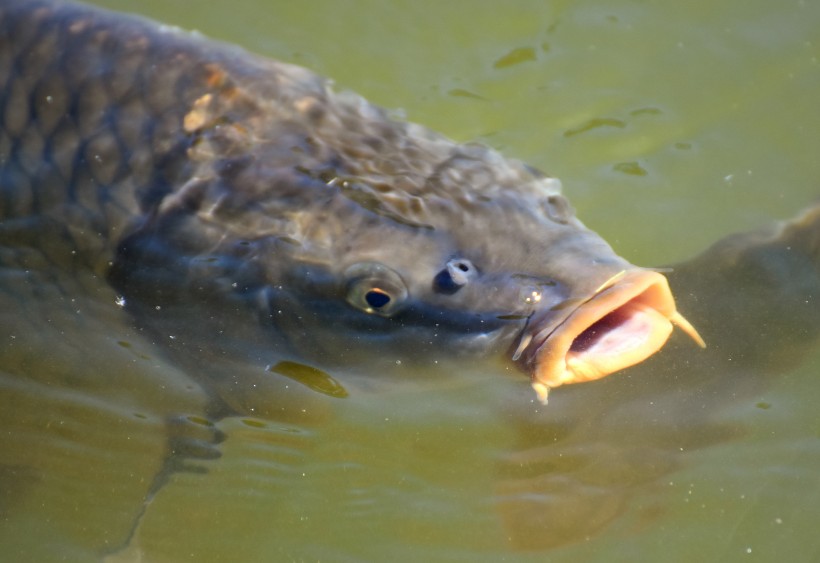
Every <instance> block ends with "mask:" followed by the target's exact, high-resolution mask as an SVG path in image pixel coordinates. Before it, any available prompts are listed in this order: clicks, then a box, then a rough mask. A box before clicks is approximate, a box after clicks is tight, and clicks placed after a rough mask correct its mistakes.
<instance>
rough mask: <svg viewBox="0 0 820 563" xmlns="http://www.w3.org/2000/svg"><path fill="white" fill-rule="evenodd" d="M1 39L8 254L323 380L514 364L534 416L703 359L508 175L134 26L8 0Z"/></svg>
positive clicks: (663, 314) (277, 69)
mask: <svg viewBox="0 0 820 563" xmlns="http://www.w3.org/2000/svg"><path fill="white" fill-rule="evenodd" d="M0 30H1V31H2V46H1V48H0V51H2V66H0V82H2V90H3V91H4V92H5V95H4V97H3V100H2V107H0V115H2V120H0V123H1V124H2V126H0V130H1V131H2V139H0V161H1V162H2V168H1V169H0V182H1V183H0V194H2V198H0V217H2V227H1V228H0V243H1V244H2V245H3V246H17V247H24V248H26V249H27V251H29V252H30V253H31V254H33V255H38V256H39V257H41V258H43V259H44V260H46V261H50V262H56V263H58V264H60V265H61V266H62V267H66V268H74V269H79V268H87V269H90V270H91V271H93V272H94V273H95V274H97V275H99V276H101V277H105V278H107V279H108V280H109V282H110V283H111V285H112V286H113V287H114V288H116V290H117V291H118V292H119V293H120V296H121V298H122V299H121V303H122V304H123V305H124V306H125V307H126V308H127V309H128V310H130V311H132V312H134V314H135V315H137V316H139V313H140V311H141V307H143V308H144V309H142V313H143V316H146V311H148V312H150V311H154V312H155V313H154V315H155V316H156V314H157V313H156V311H159V310H162V308H163V307H165V308H166V309H167V308H169V307H171V308H173V307H174V306H178V305H179V304H180V303H183V302H185V303H187V304H188V305H187V306H191V307H203V308H205V307H207V308H208V309H209V310H211V311H214V312H213V313H212V314H211V315H209V322H210V321H213V322H212V323H211V325H212V329H211V330H210V331H209V332H208V331H206V332H200V333H197V336H196V338H202V339H205V340H208V341H210V340H212V339H217V338H218V335H220V334H224V333H226V332H236V331H237V330H244V329H243V328H236V327H253V328H252V329H249V330H252V331H256V332H261V333H264V334H265V338H268V339H269V348H270V349H271V350H273V351H275V354H276V355H277V356H280V357H285V358H292V359H293V360H298V361H304V362H307V363H310V364H312V365H316V366H317V367H321V368H331V369H332V368H333V367H336V366H339V365H357V364H362V363H370V362H373V361H374V360H375V361H384V362H385V364H394V363H404V364H407V363H411V364H420V365H422V366H425V365H433V363H434V362H436V361H438V360H440V359H449V358H471V359H480V358H486V357H492V358H498V357H503V358H506V359H507V361H511V362H513V363H514V364H515V365H516V366H518V367H519V368H520V369H522V370H523V371H524V372H525V373H526V374H527V375H529V377H530V379H531V383H532V387H533V389H535V391H536V392H537V394H538V397H539V399H540V400H541V401H542V402H546V400H547V393H548V391H549V389H551V388H554V387H558V386H560V385H564V384H568V383H576V382H583V381H591V380H595V379H599V378H602V377H605V376H607V375H609V374H611V373H614V372H618V371H620V370H622V369H624V368H627V367H629V366H631V365H634V364H636V363H639V362H641V361H643V360H644V359H646V358H647V357H649V356H651V355H652V354H654V353H655V352H657V351H658V350H659V349H660V348H661V347H662V346H663V345H664V343H665V342H666V340H667V338H668V337H669V335H670V333H671V332H672V327H673V325H677V326H679V327H680V328H682V329H683V330H684V332H686V333H687V334H689V335H690V336H691V337H692V338H693V339H694V340H695V342H697V344H699V345H700V346H704V342H703V340H702V339H701V338H700V336H699V335H698V334H697V332H696V331H695V329H694V328H693V327H692V325H691V324H689V323H688V322H687V321H686V319H685V318H684V317H683V316H682V315H681V313H679V312H678V310H677V307H676V305H675V301H674V299H673V296H672V293H671V291H670V289H669V285H668V283H667V280H666V278H665V277H664V275H663V274H662V273H659V272H658V271H653V270H652V269H646V268H640V267H637V266H634V265H632V264H630V263H628V262H627V261H626V260H624V259H623V258H621V257H619V256H618V255H617V254H615V252H614V251H613V250H612V248H611V247H610V246H609V245H608V244H607V243H606V242H605V241H604V240H602V239H601V238H600V237H599V236H598V235H597V234H595V233H594V232H592V231H591V230H589V229H587V228H586V227H585V226H584V225H583V224H582V223H581V221H580V220H579V219H578V218H577V217H576V216H575V214H574V212H573V209H572V207H571V206H570V204H569V203H568V201H567V200H566V198H565V197H564V196H563V195H562V193H561V184H560V182H559V181H558V180H557V179H555V178H551V177H548V176H546V175H544V174H542V173H541V172H539V171H537V170H534V169H533V168H531V167H529V166H527V165H525V164H523V163H521V162H518V161H516V160H512V159H508V158H504V157H502V156H501V155H500V154H499V153H497V152H496V151H494V150H492V149H489V148H486V147H484V146H480V145H476V144H459V143H455V142H453V141H450V140H449V139H447V138H445V137H443V136H441V135H438V134H436V133H433V132H431V131H430V130H428V129H426V128H424V127H421V126H418V125H415V124H412V123H404V122H400V121H396V120H393V119H391V118H390V117H389V115H388V113H387V112H385V111H384V110H382V109H380V108H378V107H376V106H374V105H372V104H370V103H368V102H366V101H365V100H363V99H362V98H360V97H359V96H357V95H354V94H351V93H341V94H337V93H335V92H333V91H332V89H331V88H330V86H329V83H328V81H326V80H325V79H323V78H320V77H318V76H316V75H314V74H313V73H311V72H310V71H307V70H305V69H303V68H300V67H297V66H293V65H290V64H285V63H281V62H276V61H272V60H267V59H263V58H260V57H256V56H253V55H250V54H248V53H245V52H243V51H241V50H240V49H237V48H233V47H228V46H225V45H221V44H218V43H215V42H212V41H209V40H206V39H202V38H200V37H197V36H194V35H191V34H188V33H185V32H181V31H179V30H176V29H172V28H168V27H163V26H158V25H155V24H153V23H150V22H147V21H145V20H142V19H139V18H136V17H128V16H121V15H113V14H110V13H107V12H105V11H101V10H95V9H90V8H86V7H82V6H80V5H75V4H71V3H66V4H63V3H53V2H44V1H41V0H33V1H32V0H26V1H17V0H7V1H4V2H3V3H2V5H0ZM56 240H59V244H58V243H57V242H55V241H56ZM10 241H14V242H13V243H12V242H10ZM29 258H30V257H29ZM14 259H15V260H18V261H19V260H21V259H20V257H19V253H18V256H17V257H16V258H14ZM31 259H33V258H31ZM5 260H6V261H8V260H12V259H10V258H6V259H5ZM19 265H21V266H23V265H25V259H23V262H20V263H19ZM216 311H219V313H216ZM217 317H221V318H217ZM228 319H230V320H228ZM186 322H187V321H186ZM194 340H195V339H194V338H193V337H192V338H188V339H186V345H188V346H189V347H195V346H198V345H201V343H200V344H198V343H196V342H195V341H194ZM178 345H181V344H178ZM374 351H377V354H374ZM374 356H377V357H376V358H374Z"/></svg>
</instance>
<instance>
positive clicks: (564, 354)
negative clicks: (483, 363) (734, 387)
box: [513, 268, 705, 403]
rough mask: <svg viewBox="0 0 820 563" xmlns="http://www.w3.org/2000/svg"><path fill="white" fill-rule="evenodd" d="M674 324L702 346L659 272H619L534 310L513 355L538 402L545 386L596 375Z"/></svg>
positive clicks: (655, 343)
mask: <svg viewBox="0 0 820 563" xmlns="http://www.w3.org/2000/svg"><path fill="white" fill-rule="evenodd" d="M673 325H678V326H680V327H681V328H682V329H683V330H684V332H686V333H687V334H688V335H689V336H690V337H692V339H693V340H695V342H696V343H698V345H700V346H705V344H704V342H703V340H702V339H701V337H700V335H698V333H697V331H696V330H695V329H694V327H692V325H691V324H689V322H688V321H687V320H686V319H685V318H684V317H683V316H682V315H681V314H680V313H678V312H677V309H676V307H675V300H674V298H673V296H672V291H671V290H670V289H669V283H668V282H667V280H666V277H665V276H664V275H663V274H660V273H658V272H655V271H652V270H644V269H640V268H635V269H629V270H621V271H620V272H618V273H617V274H615V275H614V276H612V277H610V278H609V279H607V280H606V281H605V282H604V283H603V284H601V286H599V287H598V288H597V289H596V290H594V291H593V292H592V293H591V294H590V295H588V296H584V297H581V298H575V299H570V300H568V301H567V302H565V303H563V304H560V305H559V306H555V307H551V308H548V309H545V310H542V311H539V312H536V313H535V314H534V315H533V317H532V319H531V320H530V323H529V324H528V326H527V328H526V329H525V330H524V332H523V333H522V335H521V338H520V340H519V342H518V348H517V350H516V351H515V353H514V355H513V360H514V361H516V362H517V363H518V364H519V365H520V366H521V367H522V368H523V369H524V370H525V371H526V372H528V373H529V374H530V376H531V378H532V387H533V389H534V390H535V391H536V393H537V394H538V398H539V400H540V401H541V402H542V403H546V401H547V395H548V392H549V390H550V389H552V388H554V387H558V386H560V385H564V384H568V383H580V382H584V381H593V380H596V379H600V378H602V377H605V376H607V375H610V374H612V373H615V372H618V371H620V370H623V369H625V368H628V367H630V366H633V365H635V364H638V363H640V362H642V361H644V360H645V359H647V358H649V357H650V356H652V355H653V354H654V353H655V352H657V351H659V350H660V349H661V348H662V347H663V345H664V344H665V343H666V341H667V339H668V338H669V335H670V334H671V333H672V329H673Z"/></svg>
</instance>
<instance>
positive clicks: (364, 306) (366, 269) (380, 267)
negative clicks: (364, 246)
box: [345, 262, 407, 317]
mask: <svg viewBox="0 0 820 563" xmlns="http://www.w3.org/2000/svg"><path fill="white" fill-rule="evenodd" d="M345 278H346V279H347V297H346V299H347V302H348V303H349V304H351V305H353V306H354V307H356V308H357V309H360V310H362V311H364V312H365V313H370V314H375V315H379V316H382V317H390V316H392V315H394V314H395V313H396V312H397V311H399V310H400V309H401V307H402V305H403V304H404V303H405V302H406V301H407V286H406V285H405V284H404V281H403V280H402V279H401V276H399V274H398V273H397V272H396V271H395V270H392V269H390V268H388V267H387V266H385V265H384V264H379V263H378V262H360V263H358V264H353V265H352V266H350V267H349V268H348V269H347V270H345Z"/></svg>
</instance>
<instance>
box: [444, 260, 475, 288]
mask: <svg viewBox="0 0 820 563" xmlns="http://www.w3.org/2000/svg"><path fill="white" fill-rule="evenodd" d="M477 275H478V270H476V267H475V266H473V263H472V262H470V261H469V260H467V259H465V258H455V259H453V260H450V261H449V262H447V264H446V265H445V267H444V269H443V270H441V271H440V272H439V273H438V274H436V276H435V277H434V278H433V289H434V290H435V291H438V292H439V293H446V294H448V295H451V294H453V293H455V292H456V291H458V290H459V289H461V288H462V287H464V286H465V285H467V283H468V282H469V281H470V280H471V279H473V278H474V277H476V276H477Z"/></svg>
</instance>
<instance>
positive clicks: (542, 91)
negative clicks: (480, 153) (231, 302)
mask: <svg viewBox="0 0 820 563" xmlns="http://www.w3.org/2000/svg"><path fill="white" fill-rule="evenodd" d="M95 3H98V4H100V5H105V6H108V7H111V8H114V9H118V10H130V11H138V12H141V13H145V14H148V15H150V16H152V17H154V18H158V19H162V20H164V21H167V22H170V23H175V24H178V25H180V26H183V27H187V28H195V29H198V30H200V31H202V32H203V33H206V34H207V35H210V36H213V37H217V38H220V39H224V40H227V41H230V42H234V43H239V44H241V45H243V46H245V47H246V48H248V49H250V50H253V51H256V52H260V53H263V54H267V55H270V56H274V57H277V58H281V59H286V60H291V61H295V62H298V63H300V64H304V65H306V66H309V67H311V68H313V69H314V70H317V71H319V72H320V73H322V74H325V75H329V76H332V77H334V78H335V79H336V80H337V84H338V86H339V88H350V89H354V90H356V91H358V92H359V93H361V94H363V95H365V96H366V97H367V98H369V99H371V100H373V101H375V102H378V103H379V104H381V105H384V106H387V107H391V108H400V109H402V110H403V111H405V112H406V113H407V115H408V117H409V118H410V119H411V120H413V121H418V122H421V123H424V124H426V125H428V126H430V127H432V128H434V129H437V130H439V131H441V132H443V133H446V134H447V135H449V136H451V137H454V138H456V139H459V140H469V139H479V140H482V141H484V142H486V143H489V144H491V145H493V146H495V147H498V148H500V149H502V150H503V152H504V153H505V154H508V155H511V156H516V157H520V158H523V159H525V160H527V161H529V162H530V163H532V164H534V165H536V166H538V167H540V168H542V169H544V170H546V171H548V172H550V173H551V174H554V175H556V176H558V177H560V178H561V179H562V180H563V182H564V186H565V189H566V191H567V193H568V195H569V196H570V198H571V201H572V202H573V204H574V205H575V207H576V208H577V209H578V213H579V215H580V217H581V218H582V219H583V220H584V221H585V222H586V223H587V224H588V225H590V226H591V227H593V228H594V229H595V230H597V231H599V232H601V233H602V234H603V235H604V236H605V237H606V238H607V239H608V240H609V241H610V242H611V243H612V244H613V246H615V248H616V249H617V250H618V251H619V252H621V253H622V254H623V255H624V256H626V257H627V258H629V259H630V260H632V261H633V262H636V263H639V264H645V265H661V264H668V263H674V262H676V261H680V260H683V259H686V258H688V257H690V256H692V255H694V254H696V253H697V252H699V251H700V250H702V249H703V248H705V247H706V246H707V245H708V244H709V243H710V242H712V241H714V240H716V239H718V238H720V237H721V236H723V235H726V234H728V233H730V232H734V231H740V230H745V229H749V228H753V227H756V226H759V225H762V224H765V223H767V222H769V221H771V220H772V219H776V218H786V217H789V216H791V215H793V214H794V213H795V212H797V211H798V210H799V209H800V208H801V207H803V206H805V205H807V204H808V203H810V202H811V201H813V200H816V198H817V197H818V195H820V183H819V182H818V180H817V179H818V178H820V158H818V156H817V155H818V147H820V106H819V105H818V100H820V5H818V4H816V3H813V2H810V1H805V2H803V1H791V0H790V1H788V2H775V1H774V0H767V1H766V0H727V1H724V2H721V3H714V2H707V1H702V0H698V1H691V2H672V1H637V0H635V1H627V0H617V1H609V2H603V1H601V0H598V1H593V0H588V1H575V2H573V1H569V0H566V1H555V2H537V1H529V2H526V1H519V2H508V3H504V4H503V6H502V4H501V3H498V2H390V3H387V2H375V1H370V2H368V1H364V0H360V1H352V0H348V1H327V2H309V3H294V2H279V3H277V2H262V1H260V0H230V1H227V0H218V1H216V0H214V1H212V2H208V3H207V6H206V3H191V2H187V1H182V0H174V1H172V0H162V1H159V0H157V1H144V2H135V1H127V0H105V1H102V0H100V1H98V2H95ZM78 286H82V287H84V288H87V287H94V288H95V289H94V290H93V292H92V293H91V294H90V295H86V294H87V293H88V292H87V291H84V292H80V293H81V294H83V295H86V296H84V297H80V298H77V299H76V300H74V301H72V300H71V299H70V298H65V297H63V296H61V295H58V294H54V295H39V296H38V297H37V299H31V300H25V299H21V300H17V301H15V306H14V307H13V308H11V307H9V308H7V309H6V310H4V311H0V315H1V316H0V319H2V323H3V324H4V325H5V326H10V324H11V323H14V326H15V329H16V330H15V334H14V335H13V336H14V337H15V342H16V344H15V346H16V347H11V348H9V349H11V350H13V353H8V354H7V355H6V356H4V359H3V361H4V365H3V369H2V371H0V375H2V376H3V377H2V378H0V381H1V382H2V384H3V387H2V389H3V392H2V396H0V402H2V404H1V405H0V421H2V424H3V427H4V428H5V429H7V430H6V432H5V433H4V434H2V437H0V447H1V448H2V451H3V454H2V455H3V458H2V459H3V460H4V461H3V463H2V468H1V469H0V471H2V472H3V474H0V487H2V489H0V493H2V494H0V503H2V504H0V523H2V524H0V546H2V547H0V555H2V557H0V559H6V560H9V561H12V560H15V561H23V560H29V561H52V560H53V561H58V560H67V561H87V560H90V559H91V558H93V555H92V554H94V553H96V552H99V550H101V549H103V548H104V546H106V545H107V546H111V547H112V549H113V548H115V547H117V546H119V544H120V542H122V540H123V538H124V537H125V536H127V535H128V533H129V531H130V526H131V523H132V522H133V521H134V518H135V516H136V513H137V512H138V510H139V505H140V499H141V498H142V496H143V495H144V494H145V491H146V490H147V488H148V487H149V486H150V481H151V479H152V478H153V475H154V474H155V473H156V471H157V470H158V468H159V466H160V459H161V455H162V450H163V447H164V425H165V422H164V417H165V415H166V414H167V413H168V412H178V413H182V414H189V415H195V414H197V413H198V412H199V410H200V409H201V406H202V404H203V402H204V400H205V397H204V396H203V394H202V392H201V391H199V389H198V387H197V386H196V385H195V384H194V382H193V380H192V379H191V378H190V377H188V375H189V374H185V373H184V372H183V371H182V370H181V369H178V367H177V366H174V365H171V364H170V363H169V362H168V361H167V360H164V359H163V355H162V352H161V351H160V348H159V347H158V346H155V345H154V344H153V343H152V342H150V341H149V340H148V339H146V338H145V337H144V336H143V335H140V334H138V333H134V332H130V331H129V329H128V328H127V327H128V326H129V324H128V322H127V319H125V318H124V317H119V316H116V315H113V314H112V313H110V312H109V309H108V308H103V307H99V306H97V305H96V303H98V302H102V301H104V300H106V299H113V295H109V294H108V293H106V291H105V289H100V288H97V287H96V286H95V285H94V282H93V280H81V281H80V282H78ZM18 289H19V294H20V295H21V296H23V297H24V298H25V297H26V296H27V294H26V290H25V284H23V283H22V282H21V284H20V286H19V288H18V287H17V286H14V287H12V289H9V290H7V292H6V294H14V292H15V291H18ZM818 298H820V297H818ZM7 302H10V301H7ZM4 303H5V302H4ZM807 307H815V308H818V311H817V313H818V315H820V307H818V305H817V301H815V302H813V303H808V304H807ZM727 338H731V335H727ZM692 353H693V354H694V353H696V352H695V351H692ZM654 365H656V366H658V367H657V369H658V370H661V369H664V368H663V367H661V366H664V364H663V358H659V359H658V361H657V362H656V363H655V364H654ZM237 369H241V368H237ZM649 369H655V368H649ZM706 369H708V368H706ZM761 370H762V367H761ZM20 373H28V374H33V375H32V377H31V378H30V379H25V378H21V377H19V374H20ZM819 373H820V350H815V351H814V352H813V353H810V354H809V357H808V359H807V361H806V362H804V363H802V364H801V365H800V367H798V368H796V369H793V370H788V371H786V372H785V373H781V374H778V375H777V376H775V377H771V378H769V381H768V382H767V383H766V384H765V385H764V386H762V387H760V388H756V389H755V390H753V391H752V392H748V393H740V392H739V391H737V392H736V389H735V385H737V386H738V387H739V386H740V381H739V380H738V376H737V374H736V373H732V374H730V373H729V372H728V371H727V379H726V381H727V383H726V385H725V386H724V387H723V388H722V389H720V390H719V391H720V394H718V395H716V396H712V397H710V399H711V400H710V401H705V400H704V401H703V402H702V403H701V402H697V401H693V402H692V403H691V404H692V405H693V406H692V412H690V413H689V414H690V415H691V416H687V417H681V416H678V417H675V416H671V417H670V416H666V417H665V416H664V415H665V413H667V412H677V411H675V408H674V407H675V406H677V405H678V403H677V402H676V401H678V395H677V394H675V393H673V392H670V393H668V394H663V393H661V394H659V395H655V396H650V398H648V399H647V400H646V401H645V402H640V401H630V399H631V397H630V396H629V395H628V390H629V388H628V387H625V388H619V387H616V385H617V383H613V384H611V383H609V382H602V385H603V386H611V387H603V386H602V385H598V384H596V386H597V387H596V388H595V390H593V389H592V387H593V386H590V389H589V390H587V389H584V388H580V387H579V388H574V389H572V390H567V391H566V392H565V393H563V395H562V393H561V392H557V393H556V394H555V395H554V397H553V402H552V403H551V404H550V405H549V407H547V409H546V410H544V409H543V408H542V407H538V406H536V405H535V404H533V403H532V397H531V393H530V391H529V388H528V386H527V384H526V382H525V381H523V379H522V378H520V377H518V376H514V375H513V374H498V373H492V372H491V370H489V369H488V373H485V374H463V373H455V374H453V380H452V381H448V382H441V383H439V384H436V383H435V382H432V383H430V384H429V385H425V386H421V387H417V386H414V385H412V384H408V385H402V386H399V387H398V389H396V390H395V391H392V392H391V391H386V390H384V389H378V390H377V391H374V392H370V393H364V392H363V393H360V394H356V393H354V394H352V395H351V396H350V397H349V398H347V399H343V400H337V399H330V398H326V397H323V396H321V397H317V398H305V399H304V400H305V403H304V409H305V410H306V411H307V412H306V413H304V414H305V416H302V417H295V418H293V419H286V420H281V419H280V418H278V417H276V416H274V412H273V411H275V408H273V407H266V406H265V397H264V395H261V396H260V397H259V404H258V405H257V406H256V407H254V408H256V409H257V410H255V411H254V412H258V414H259V416H258V417H254V418H241V419H240V418H236V419H229V420H225V421H223V422H221V423H220V424H219V429H220V430H221V431H223V432H225V434H226V436H227V440H226V441H225V442H224V443H223V444H222V445H221V447H220V449H221V451H222V454H223V455H222V457H221V458H220V459H218V460H214V461H209V462H203V463H202V464H200V466H202V467H207V469H208V472H207V473H206V474H199V473H179V474H176V475H175V476H174V477H173V478H172V479H171V481H170V482H169V483H168V484H167V485H166V486H165V487H164V488H163V489H162V490H161V492H160V493H159V494H158V495H157V496H156V498H155V499H154V501H153V503H152V504H151V505H150V506H149V507H148V509H147V510H146V512H145V515H144V517H143V519H142V520H141V523H140V526H139V528H138V529H137V531H136V535H135V537H134V540H133V542H132V546H131V549H132V551H131V552H128V553H125V554H121V555H122V556H123V557H125V556H128V555H133V554H134V553H136V552H137V551H141V552H142V554H143V557H144V559H143V560H147V561H185V560H195V561H291V560H293V561H314V560H321V561H360V560H364V561H383V560H396V561H420V560H431V561H468V560H469V561H499V560H504V561H519V560H521V561H530V560H532V561H607V562H610V561H634V560H651V561H750V562H751V561H773V560H783V561H807V562H808V561H816V560H817V558H818V557H820V539H818V536H817V533H816V526H817V522H818V521H820V509H819V508H818V507H820V478H819V477H818V475H820V442H819V439H820V415H818V410H817V404H818V400H819V399H820V380H818V374H819ZM757 375H759V374H757V373H756V369H755V368H754V367H752V368H750V375H749V378H750V379H752V378H755V377H756V376H757ZM626 377H628V376H626ZM635 378H636V381H638V382H639V383H638V384H640V380H639V379H638V376H637V375H636V376H635ZM688 385H689V391H692V389H691V386H692V383H691V382H689V383H688ZM681 386H682V387H684V388H686V387H687V382H686V381H682V382H681ZM606 389H616V390H618V393H621V394H620V395H616V396H614V398H613V397H611V396H610V397H608V398H607V392H606ZM624 393H627V394H624ZM562 396H563V397H565V399H562ZM299 397H300V400H302V399H301V398H302V397H304V394H303V395H299ZM680 397H681V398H680V401H682V402H685V401H687V400H689V399H686V396H685V395H684V394H681V395H680ZM562 400H563V406H562ZM655 401H657V405H655V403H654V402H655ZM707 402H708V403H709V404H710V405H711V406H710V408H709V409H708V411H707V410H704V412H703V413H702V415H701V413H700V412H699V411H698V409H700V408H701V405H702V404H706V403H707ZM650 403H651V404H650ZM687 404H688V403H687ZM570 405H571V407H572V409H575V410H571V409H570ZM658 405H664V406H663V407H661V406H658ZM266 408H268V412H267V413H266V412H264V411H265V409H266ZM203 431H204V432H205V433H206V434H207V432H208V429H203Z"/></svg>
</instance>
